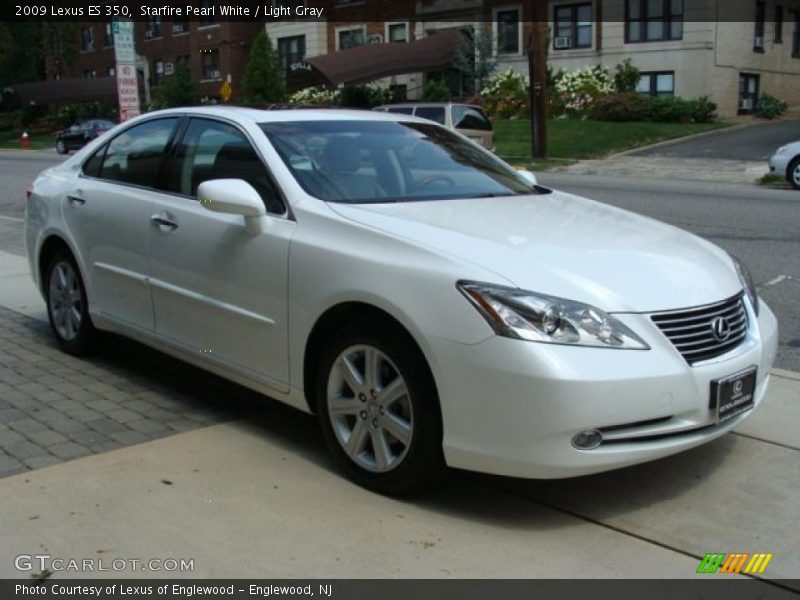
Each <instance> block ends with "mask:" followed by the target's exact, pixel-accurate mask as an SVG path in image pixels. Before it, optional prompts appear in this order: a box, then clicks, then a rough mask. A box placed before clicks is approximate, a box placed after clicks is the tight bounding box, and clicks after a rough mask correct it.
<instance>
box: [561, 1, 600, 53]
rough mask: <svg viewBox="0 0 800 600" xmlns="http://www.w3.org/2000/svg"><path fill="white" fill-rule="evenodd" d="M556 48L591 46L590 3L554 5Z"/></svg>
mask: <svg viewBox="0 0 800 600" xmlns="http://www.w3.org/2000/svg"><path fill="white" fill-rule="evenodd" d="M553 20H554V22H555V36H554V39H553V47H554V48H555V49H556V50H564V49H567V48H591V47H592V5H591V3H586V4H563V5H559V6H556V7H555V18H554V19H553Z"/></svg>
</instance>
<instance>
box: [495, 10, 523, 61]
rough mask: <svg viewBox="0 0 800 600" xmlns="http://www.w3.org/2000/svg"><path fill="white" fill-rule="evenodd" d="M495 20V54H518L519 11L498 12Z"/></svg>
mask: <svg viewBox="0 0 800 600" xmlns="http://www.w3.org/2000/svg"><path fill="white" fill-rule="evenodd" d="M495 14H496V16H495V18H496V20H497V53H498V54H519V53H520V39H519V38H520V25H519V9H518V8H512V9H509V10H498V11H497V13H495Z"/></svg>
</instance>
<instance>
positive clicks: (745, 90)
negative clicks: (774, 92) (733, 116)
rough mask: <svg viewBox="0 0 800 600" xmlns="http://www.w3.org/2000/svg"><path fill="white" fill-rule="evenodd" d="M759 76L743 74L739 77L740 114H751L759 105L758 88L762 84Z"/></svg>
mask: <svg viewBox="0 0 800 600" xmlns="http://www.w3.org/2000/svg"><path fill="white" fill-rule="evenodd" d="M759 80H760V77H759V76H758V75H750V74H747V73H742V74H741V75H739V112H740V113H751V112H753V111H754V110H755V108H756V104H757V103H758V88H759V84H760V81H759Z"/></svg>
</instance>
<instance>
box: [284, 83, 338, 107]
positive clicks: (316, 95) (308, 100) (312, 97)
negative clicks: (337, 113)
mask: <svg viewBox="0 0 800 600" xmlns="http://www.w3.org/2000/svg"><path fill="white" fill-rule="evenodd" d="M289 103H290V104H303V105H320V104H338V103H339V92H338V90H337V91H331V90H328V89H325V88H324V87H322V86H316V87H308V88H305V89H302V90H300V91H299V92H295V93H294V94H292V95H291V96H289Z"/></svg>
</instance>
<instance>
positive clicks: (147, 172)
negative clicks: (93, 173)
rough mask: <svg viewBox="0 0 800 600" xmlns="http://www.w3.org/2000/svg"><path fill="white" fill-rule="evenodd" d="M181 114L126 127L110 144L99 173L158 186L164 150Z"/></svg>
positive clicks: (129, 182)
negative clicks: (177, 116) (176, 116)
mask: <svg viewBox="0 0 800 600" xmlns="http://www.w3.org/2000/svg"><path fill="white" fill-rule="evenodd" d="M177 122H178V119H177V118H174V117H170V118H167V119H155V120H153V121H147V122H145V123H141V124H139V125H134V126H133V127H131V128H129V129H126V130H125V131H123V132H122V133H120V134H119V135H118V136H116V137H115V138H114V139H113V140H111V142H109V144H108V150H107V151H106V153H105V157H104V159H103V164H102V167H101V168H100V172H99V175H98V176H99V177H100V178H102V179H108V180H110V181H118V182H120V183H128V184H132V185H141V186H146V187H156V183H157V180H158V172H159V168H160V166H161V160H162V158H163V156H164V150H166V148H167V144H168V143H169V140H170V138H171V137H172V132H173V130H174V129H175V124H176V123H177Z"/></svg>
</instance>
